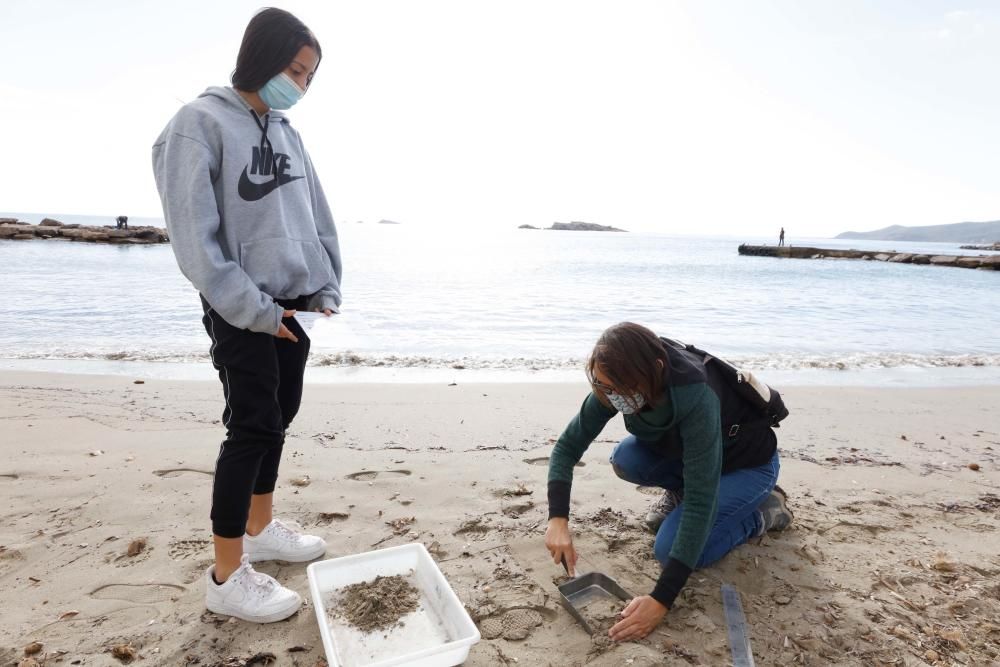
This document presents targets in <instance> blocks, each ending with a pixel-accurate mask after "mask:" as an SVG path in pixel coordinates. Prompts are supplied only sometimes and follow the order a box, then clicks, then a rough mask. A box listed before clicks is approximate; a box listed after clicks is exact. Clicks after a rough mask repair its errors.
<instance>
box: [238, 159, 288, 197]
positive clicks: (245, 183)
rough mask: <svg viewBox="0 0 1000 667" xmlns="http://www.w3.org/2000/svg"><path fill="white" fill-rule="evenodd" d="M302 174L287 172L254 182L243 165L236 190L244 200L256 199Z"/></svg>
mask: <svg viewBox="0 0 1000 667" xmlns="http://www.w3.org/2000/svg"><path fill="white" fill-rule="evenodd" d="M300 178H302V176H288V175H287V174H282V175H280V176H278V178H276V179H274V178H272V179H271V180H269V181H265V182H264V183H254V182H253V181H251V180H250V177H249V176H247V168H246V167H243V173H242V174H241V175H240V183H239V186H238V187H237V192H239V194H240V197H242V198H243V200H244V201H257V200H258V199H263V198H264V197H266V196H267V195H269V194H271V193H272V192H273V191H275V190H277V189H278V188H279V187H281V186H282V185H286V184H288V183H291V182H292V181H297V180H299V179H300Z"/></svg>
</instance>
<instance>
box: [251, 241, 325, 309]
mask: <svg viewBox="0 0 1000 667" xmlns="http://www.w3.org/2000/svg"><path fill="white" fill-rule="evenodd" d="M240 266H242V267H243V270H244V271H245V272H246V274H247V275H248V276H250V279H251V280H253V282H254V284H255V285H257V288H258V289H260V291H262V292H264V293H265V294H270V295H271V296H273V297H276V298H282V297H287V298H292V297H297V296H302V295H305V294H312V293H313V292H316V291H318V290H319V289H320V288H322V287H323V286H324V285H326V283H327V282H329V280H330V276H331V275H333V274H332V272H331V270H330V262H329V260H328V259H327V257H326V251H325V250H323V247H322V246H320V245H319V243H317V242H316V241H299V240H296V239H289V238H276V239H262V240H260V241H251V242H249V243H241V244H240Z"/></svg>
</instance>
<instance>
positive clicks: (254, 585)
mask: <svg viewBox="0 0 1000 667" xmlns="http://www.w3.org/2000/svg"><path fill="white" fill-rule="evenodd" d="M241 560H242V564H241V566H240V569H239V572H238V573H237V576H238V577H239V580H240V582H241V583H242V582H246V583H247V586H246V587H247V588H248V589H250V591H251V592H253V593H254V594H256V595H257V596H258V597H261V598H266V597H268V596H269V595H270V594H271V592H272V591H274V589H275V588H276V587H277V585H278V582H277V581H276V580H275V579H274V577H272V576H270V575H268V574H264V573H263V572H258V571H257V570H255V569H253V566H252V565H250V559H249V557H247V556H246V555H244V556H243V558H242V559H241Z"/></svg>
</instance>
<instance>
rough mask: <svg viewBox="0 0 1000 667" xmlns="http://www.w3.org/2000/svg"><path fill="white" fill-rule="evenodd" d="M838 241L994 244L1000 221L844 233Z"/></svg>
mask: <svg viewBox="0 0 1000 667" xmlns="http://www.w3.org/2000/svg"><path fill="white" fill-rule="evenodd" d="M836 238H838V239H872V240H876V241H924V242H930V243H994V242H996V241H1000V220H994V221H992V222H956V223H954V224H950V225H926V226H923V227H904V226H903V225H892V226H891V227H883V228H882V229H876V230H875V231H873V232H844V233H843V234H838V235H837V236H836Z"/></svg>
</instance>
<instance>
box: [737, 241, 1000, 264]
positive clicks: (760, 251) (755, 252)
mask: <svg viewBox="0 0 1000 667" xmlns="http://www.w3.org/2000/svg"><path fill="white" fill-rule="evenodd" d="M739 253H740V254H741V255H750V256H754V257H790V258H793V259H861V260H869V261H875V262H890V263H893V264H933V265H934V266H956V267H959V268H962V269H991V270H994V271H1000V255H975V256H968V255H966V256H962V255H923V254H916V253H905V252H895V251H891V250H890V251H887V252H878V251H874V250H837V249H833V248H811V247H809V246H773V245H749V244H746V243H743V244H741V245H740V247H739Z"/></svg>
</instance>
